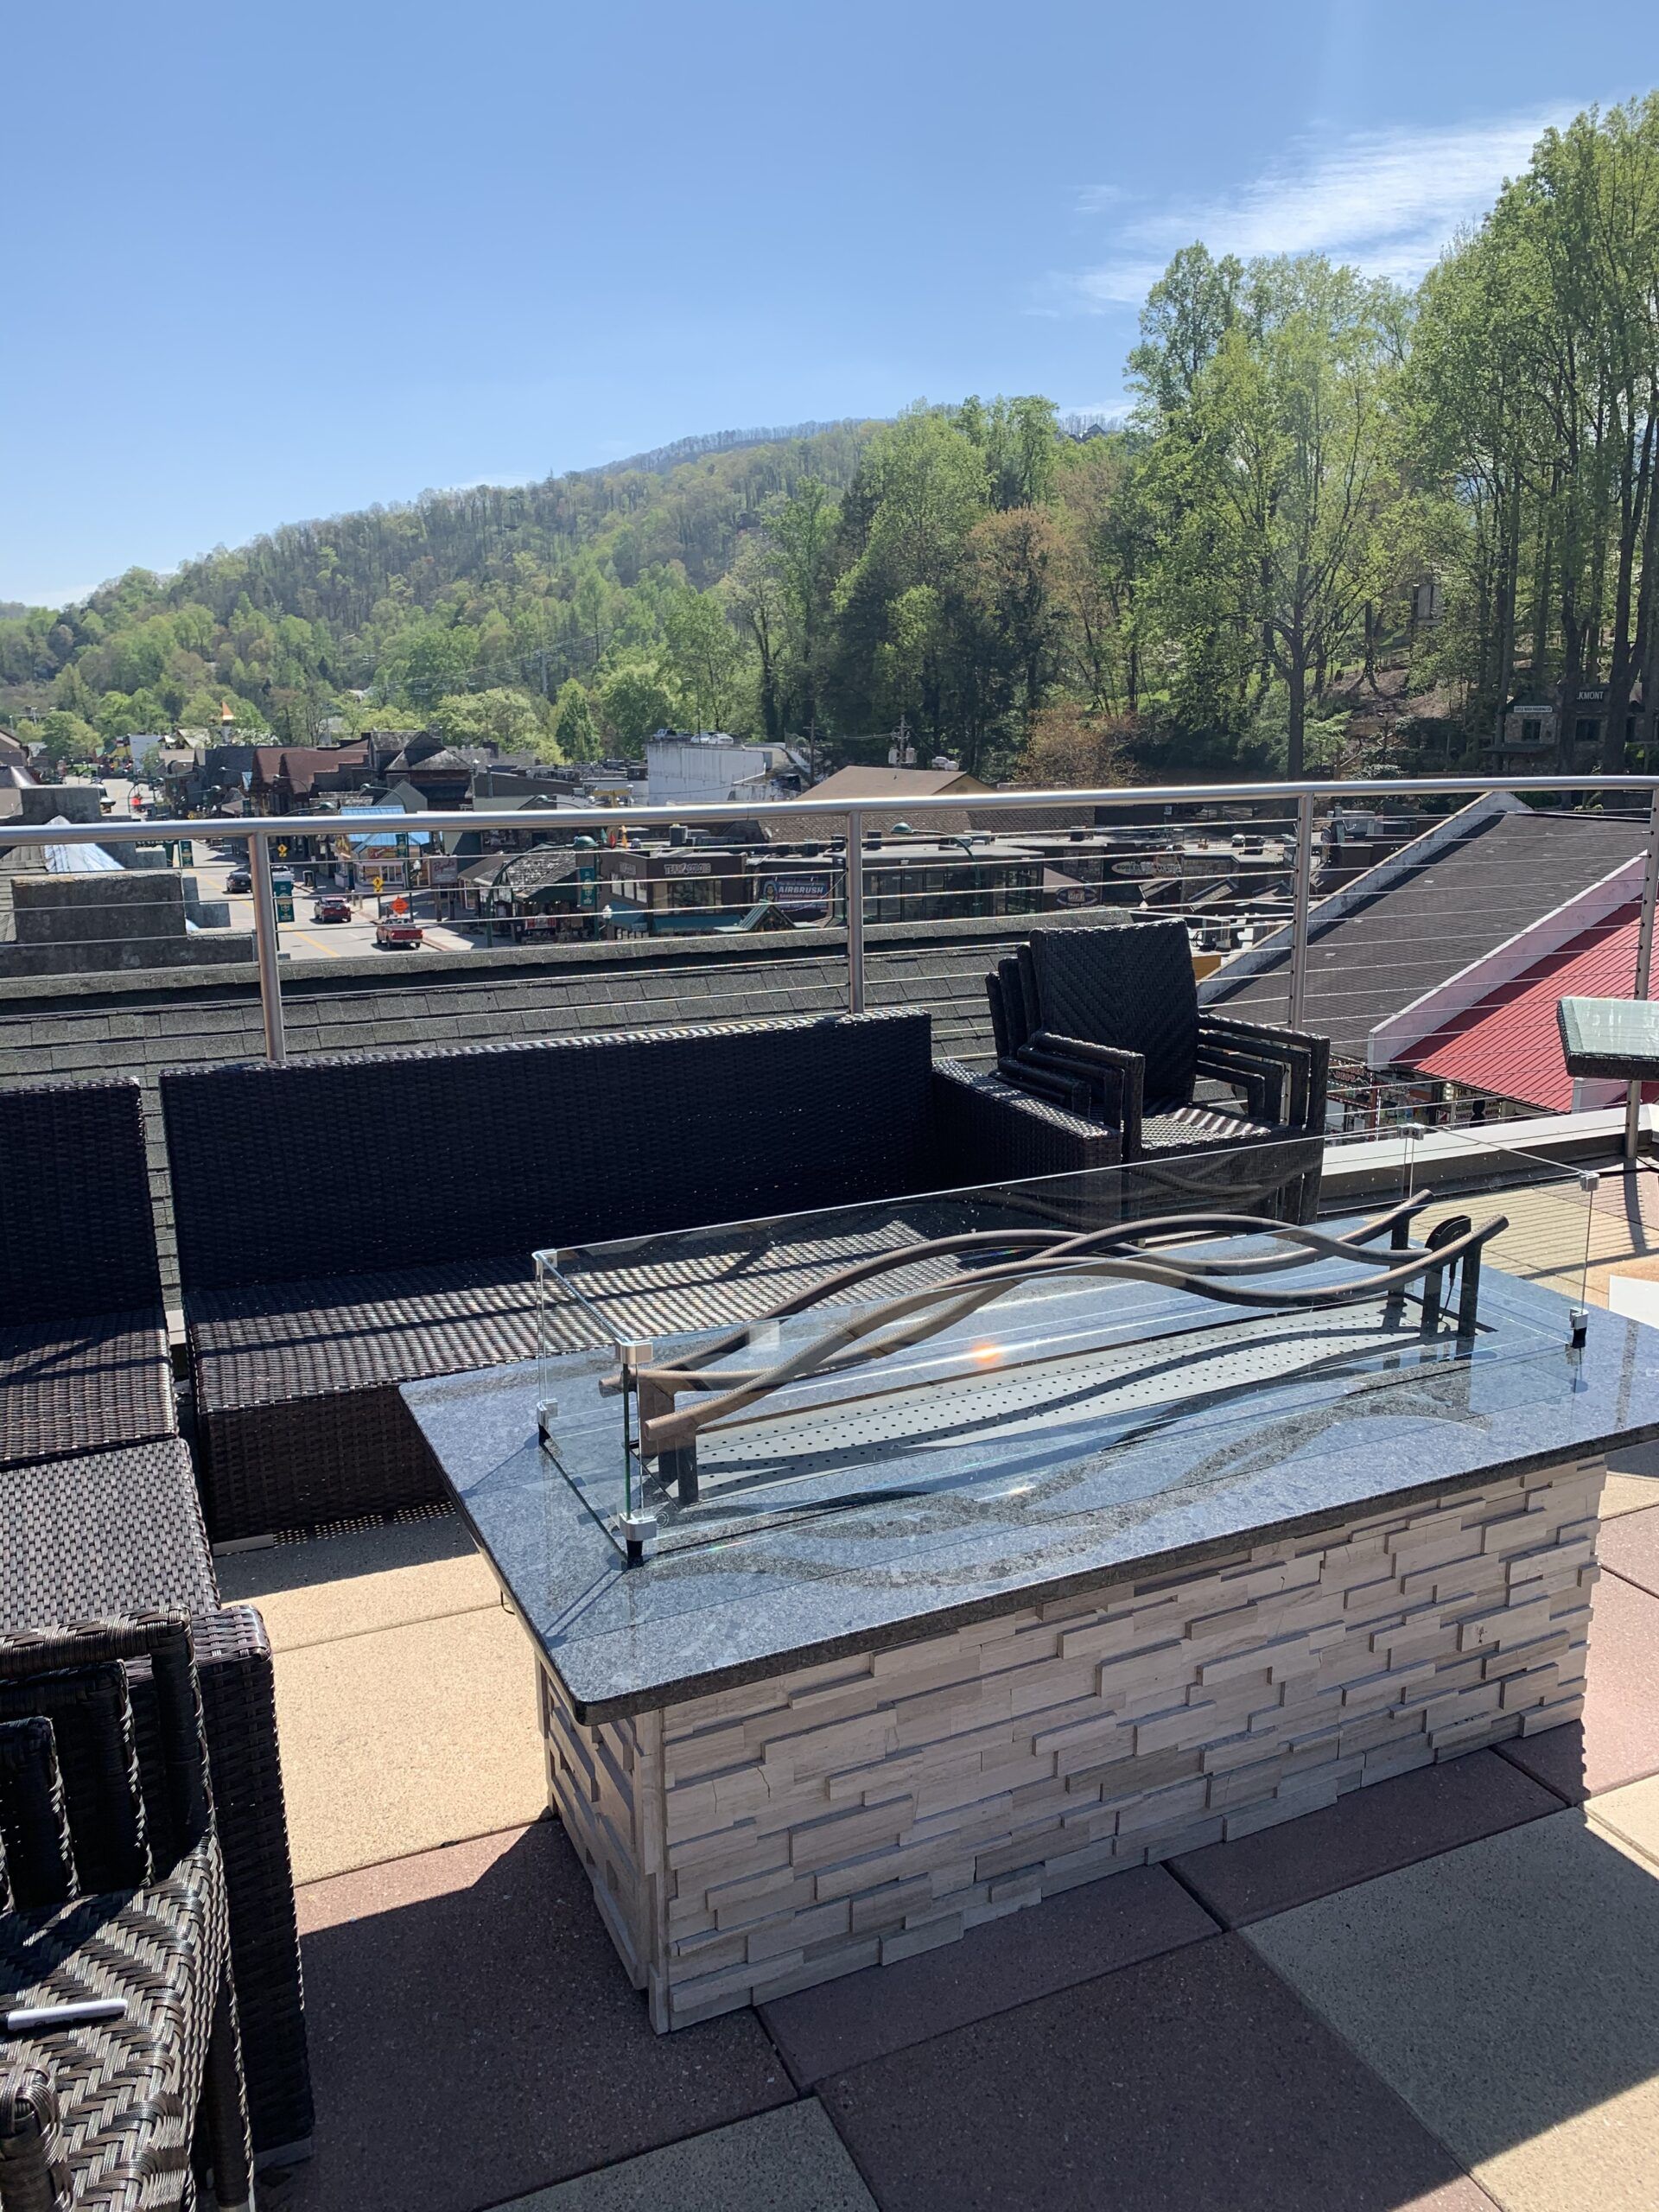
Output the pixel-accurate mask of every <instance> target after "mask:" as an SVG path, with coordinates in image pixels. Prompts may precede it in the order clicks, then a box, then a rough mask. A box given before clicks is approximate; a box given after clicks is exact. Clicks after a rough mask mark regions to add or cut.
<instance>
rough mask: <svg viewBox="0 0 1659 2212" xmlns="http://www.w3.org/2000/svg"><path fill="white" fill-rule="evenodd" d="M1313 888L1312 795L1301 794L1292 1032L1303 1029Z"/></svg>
mask: <svg viewBox="0 0 1659 2212" xmlns="http://www.w3.org/2000/svg"><path fill="white" fill-rule="evenodd" d="M1312 890H1313V792H1312V791H1304V792H1303V793H1302V794H1301V796H1300V798H1299V799H1298V800H1297V802H1296V873H1295V875H1294V879H1293V880H1292V884H1291V891H1292V895H1293V897H1294V901H1295V904H1294V908H1293V910H1292V913H1291V918H1290V1007H1289V1010H1288V1012H1287V1014H1286V1016H1285V1019H1286V1020H1287V1021H1288V1023H1289V1024H1290V1027H1292V1028H1293V1029H1300V1027H1301V1026H1302V1001H1303V1000H1304V999H1305V998H1306V994H1307V902H1308V897H1309V894H1310V893H1311V892H1312Z"/></svg>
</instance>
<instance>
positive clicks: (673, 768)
mask: <svg viewBox="0 0 1659 2212" xmlns="http://www.w3.org/2000/svg"><path fill="white" fill-rule="evenodd" d="M645 766H646V770H647V774H648V796H647V804H650V805H652V806H718V805H720V804H721V803H722V802H723V801H724V800H726V799H730V798H737V799H757V800H760V799H769V798H793V797H794V796H795V794H796V793H797V792H798V791H799V790H800V789H801V788H802V786H803V785H804V783H805V781H806V777H805V774H804V769H803V767H802V766H801V764H799V763H798V762H797V761H796V760H795V759H794V758H793V756H792V755H791V753H790V750H789V747H787V746H784V745H751V744H748V743H747V742H746V741H744V740H743V739H741V738H737V737H728V736H727V735H726V734H724V732H722V731H720V730H700V731H698V732H697V733H696V734H695V735H693V734H690V733H689V732H686V731H682V730H664V731H662V732H661V733H660V734H658V736H656V737H652V738H647V739H646V741H645Z"/></svg>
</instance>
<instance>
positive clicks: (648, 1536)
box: [616, 1513, 657, 1567]
mask: <svg viewBox="0 0 1659 2212" xmlns="http://www.w3.org/2000/svg"><path fill="white" fill-rule="evenodd" d="M616 1525H617V1528H618V1529H619V1530H620V1533H621V1537H622V1541H623V1542H624V1543H625V1544H626V1546H627V1548H628V1565H629V1566H630V1567H639V1566H640V1565H641V1564H643V1562H644V1561H645V1560H648V1559H649V1558H650V1557H651V1555H652V1553H653V1552H654V1551H655V1550H656V1548H657V1516H656V1515H655V1514H654V1513H624V1514H620V1515H619V1516H618V1518H617V1523H616Z"/></svg>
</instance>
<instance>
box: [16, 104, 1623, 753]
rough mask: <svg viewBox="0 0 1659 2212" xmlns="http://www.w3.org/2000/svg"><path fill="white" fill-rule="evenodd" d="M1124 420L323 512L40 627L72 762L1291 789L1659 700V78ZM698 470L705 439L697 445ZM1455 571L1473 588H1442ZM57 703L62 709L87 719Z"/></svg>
mask: <svg viewBox="0 0 1659 2212" xmlns="http://www.w3.org/2000/svg"><path fill="white" fill-rule="evenodd" d="M1128 375H1129V381H1130V385H1131V389H1132V391H1133V394H1134V404H1133V406H1132V408H1131V410H1129V412H1128V414H1127V416H1125V418H1124V419H1123V420H1122V422H1121V423H1120V424H1119V425H1118V427H1116V429H1112V430H1111V431H1109V433H1108V434H1106V435H1090V436H1087V437H1084V438H1077V437H1074V436H1071V435H1067V434H1066V433H1065V431H1063V430H1062V429H1060V427H1059V425H1058V422H1057V417H1056V412H1055V409H1054V407H1053V406H1052V404H1050V403H1049V402H1048V401H1047V400H1046V399H1043V398H1040V397H1032V396H1026V397H1012V398H997V399H994V400H990V401H981V400H979V399H969V400H966V401H964V402H963V403H962V404H959V405H951V406H937V405H928V404H924V403H918V404H917V405H916V406H914V407H912V408H911V409H909V410H906V412H905V413H904V414H902V415H901V416H899V417H898V418H897V419H896V420H894V421H892V422H888V423H844V424H839V425H832V426H829V427H827V428H824V429H812V428H811V426H807V429H808V430H809V431H810V435H791V436H784V437H778V438H772V439H766V440H764V441H763V442H760V443H758V444H755V443H744V444H734V443H731V442H728V441H727V440H723V439H717V440H710V441H688V442H686V445H685V446H684V448H680V449H671V452H670V453H668V454H664V455H663V456H658V457H651V456H646V457H644V458H643V459H642V461H640V462H639V463H633V464H623V465H620V466H619V467H616V468H614V469H612V470H595V471H589V472H585V473H582V474H575V475H567V476H563V477H559V478H554V479H550V480H547V481H546V482H544V483H542V484H538V485H532V486H522V487H515V488H511V489H493V488H488V487H480V488H478V489H475V490H469V491H466V492H461V493H442V494H439V493H434V494H429V495H427V496H426V497H425V498H423V499H420V500H418V501H416V502H415V503H414V504H413V505H409V506H406V507H392V508H375V509H371V510H369V511H368V512H365V513H360V514H353V515H345V516H340V517H336V518H334V519H333V520H331V521H328V522H326V523H312V524H297V525H294V526H291V527H289V528H285V529H283V530H280V531H276V532H274V533H273V534H272V535H271V536H270V537H264V538H261V539H258V540H257V541H255V542H254V543H252V544H251V545H249V546H246V547H244V548H242V549H240V550H236V551H225V550H220V551H218V552H216V553H214V554H213V555H212V556H208V557H207V558H206V559H205V560H202V561H200V562H195V563H190V564H188V565H187V566H186V567H185V568H183V569H181V570H180V571H179V572H178V574H177V575H172V576H168V577H158V576H156V575H149V574H148V573H146V572H144V571H141V570H133V571H130V573H129V574H128V575H124V576H123V577H121V578H120V579H118V581H117V582H114V583H111V584H110V585H108V586H106V587H105V588H103V589H102V590H100V591H99V592H96V593H94V594H92V596H91V598H90V599H89V600H87V601H86V602H85V603H84V604H82V605H80V606H77V607H67V608H63V609H59V610H45V609H26V610H21V611H20V610H15V609H14V610H10V611H8V613H7V614H6V615H5V617H4V618H3V619H0V704H3V706H4V707H5V709H6V710H7V711H8V712H10V714H11V715H13V716H14V717H16V715H25V716H29V717H33V718H35V720H36V721H38V722H39V723H40V726H41V728H47V727H48V723H49V725H50V729H49V734H51V736H52V738H53V741H54V745H56V746H58V747H60V748H61V749H65V750H70V751H73V749H74V748H75V747H77V746H79V747H83V748H86V747H95V746H96V744H97V743H98V741H99V740H100V739H102V740H105V741H107V740H110V739H112V738H117V737H120V736H123V735H126V734H133V733H136V732H140V731H144V730H151V729H154V730H162V729H165V728H169V727H173V726H175V725H177V726H184V727H207V728H214V727H215V726H217V724H218V723H219V720H220V716H221V714H222V711H223V709H224V707H225V706H226V705H229V707H230V708H231V709H232V714H233V715H234V716H235V720H236V722H237V725H238V728H239V729H240V730H243V731H248V730H254V731H258V730H264V729H269V730H270V731H272V732H274V733H276V734H278V735H281V736H283V737H284V738H286V739H289V740H290V741H299V740H305V739H308V738H310V737H311V736H312V735H313V734H315V731H316V730H317V729H318V728H321V727H323V726H325V725H331V724H333V723H334V722H339V723H342V724H343V725H344V726H345V727H346V728H353V727H360V726H363V725H364V724H365V723H376V724H379V725H382V726H384V725H385V724H386V723H388V722H389V721H390V722H392V723H397V722H398V721H402V722H404V723H407V724H410V725H411V726H412V725H414V724H416V723H423V724H426V725H428V726H430V727H435V728H440V729H442V730H443V731H444V732H445V733H446V734H448V735H450V736H451V737H452V738H453V739H454V741H457V742H461V741H469V740H479V739H483V738H486V737H487V738H493V739H496V740H497V741H501V742H505V743H506V744H508V745H511V746H514V747H521V748H524V749H527V750H531V751H534V752H538V753H542V754H543V755H545V756H547V757H556V756H558V755H560V754H563V755H564V756H566V757H571V758H584V757H586V758H591V757H594V756H595V755H597V754H599V753H612V752H622V753H630V752H633V751H637V750H638V748H639V746H640V745H641V744H642V742H643V741H644V739H645V737H646V736H647V735H648V734H649V733H650V732H651V731H652V730H653V729H655V728H658V727H661V726H663V725H664V724H667V725H670V726H675V727H682V728H684V727H692V728H711V729H712V728H721V729H727V730H729V731H732V732H734V733H735V734H756V735H766V736H769V737H772V738H782V737H785V736H787V737H792V738H802V737H810V738H811V739H814V740H815V741H818V742H819V743H820V744H823V745H824V746H827V747H829V748H830V749H831V752H832V753H833V748H834V747H835V746H836V744H838V743H839V744H842V745H846V744H848V743H849V741H852V740H854V739H856V738H858V737H861V736H869V735H872V734H875V733H883V732H887V731H888V730H891V729H892V728H894V727H895V726H896V725H897V724H898V723H899V721H901V720H902V721H904V722H905V724H906V726H907V727H908V728H910V729H911V730H912V732H914V733H915V734H916V737H917V739H918V744H919V747H920V748H921V750H922V751H923V753H924V755H925V754H927V753H932V752H935V751H943V752H947V753H950V755H951V756H952V757H954V758H957V759H959V760H961V761H962V762H963V765H964V766H967V767H969V768H970V769H973V770H976V771H977V772H980V773H982V774H986V775H998V776H1000V775H1006V774H1014V775H1018V776H1023V777H1024V778H1025V779H1027V780H1029V781H1033V782H1041V781H1045V780H1051V779H1052V780H1056V781H1073V782H1076V781H1092V780H1096V779H1100V780H1107V779H1114V778H1117V777H1121V776H1129V775H1134V774H1136V773H1140V772H1157V773H1161V774H1176V775H1179V774H1181V773H1189V774H1196V773H1199V772H1235V773H1236V772H1245V773H1250V772H1268V771H1271V770H1274V769H1281V770H1286V771H1287V772H1290V773H1292V774H1295V773H1299V772H1301V770H1302V769H1303V768H1304V767H1306V766H1310V765H1313V764H1315V763H1317V762H1319V761H1321V760H1331V759H1338V758H1342V757H1343V756H1344V748H1347V749H1348V750H1349V752H1350V753H1351V747H1352V745H1353V743H1354V742H1355V739H1354V735H1353V733H1354V732H1355V731H1356V730H1357V729H1358V728H1363V727H1364V726H1365V725H1366V722H1367V720H1368V718H1369V721H1370V723H1372V724H1375V722H1376V720H1377V717H1378V714H1379V712H1380V711H1381V709H1382V706H1383V702H1387V704H1388V719H1389V720H1391V721H1394V722H1395V724H1397V725H1400V726H1402V727H1403V728H1404V729H1405V731H1406V734H1407V738H1408V741H1409V737H1410V733H1411V729H1412V727H1413V724H1412V717H1413V715H1416V716H1417V717H1418V725H1417V726H1418V728H1419V729H1420V731H1421V730H1422V729H1426V728H1428V727H1429V726H1430V721H1429V718H1430V717H1431V716H1432V727H1433V729H1434V730H1435V731H1436V732H1437V733H1438V738H1439V741H1440V745H1441V747H1442V748H1443V753H1442V755H1441V756H1439V757H1446V758H1448V759H1461V760H1474V759H1476V758H1478V746H1479V744H1480V743H1481V741H1483V740H1485V739H1488V738H1490V737H1491V736H1492V735H1493V734H1495V733H1496V731H1497V726H1498V723H1499V721H1500V718H1501V716H1502V714H1503V710H1504V708H1505V706H1506V704H1507V703H1508V702H1511V701H1512V700H1514V699H1515V698H1516V697H1517V696H1520V697H1529V698H1534V699H1536V700H1539V701H1541V702H1549V701H1554V702H1559V703H1560V707H1561V709H1562V712H1561V716H1560V727H1561V728H1562V733H1563V737H1562V742H1563V747H1566V746H1567V744H1568V742H1569V741H1570V739H1571V734H1572V728H1573V712H1572V707H1573V698H1574V695H1575V694H1576V692H1577V690H1578V689H1579V687H1580V686H1581V685H1584V684H1587V683H1596V684H1601V685H1605V687H1606V690H1607V694H1608V701H1609V707H1608V712H1607V715H1606V718H1605V723H1604V729H1605V756H1604V757H1605V765H1606V766H1610V767H1611V766H1618V764H1619V762H1620V760H1622V758H1623V755H1624V724H1625V717H1626V714H1627V712H1628V711H1630V709H1631V707H1632V704H1633V702H1634V701H1635V700H1636V699H1637V696H1638V693H1639V694H1640V696H1642V697H1643V699H1644V701H1645V715H1644V721H1645V724H1646V728H1644V731H1643V734H1644V735H1650V734H1651V726H1652V721H1653V717H1654V714H1655V711H1656V707H1659V495H1656V483H1655V477H1656V467H1659V404H1656V393H1659V95H1655V94H1650V95H1649V96H1648V97H1647V98H1645V99H1641V100H1637V101H1633V102H1631V103H1630V105H1626V106H1623V107H1617V108H1614V109H1612V110H1610V111H1607V112H1605V113H1599V112H1597V111H1590V112H1588V113H1586V114H1585V115H1583V116H1580V118H1578V119H1577V120H1576V121H1575V122H1573V124H1571V125H1570V126H1568V127H1567V128H1566V129H1564V130H1551V131H1549V132H1547V133H1546V134H1545V136H1544V137H1543V138H1542V139H1541V141H1540V143H1539V144H1538V146H1537V148H1536V149H1535V153H1534V156H1533V158H1532V161H1531V162H1530V164H1529V168H1528V169H1527V170H1526V172H1525V173H1524V174H1523V175H1521V176H1519V177H1517V178H1516V179H1514V180H1513V181H1510V182H1509V183H1508V184H1506V185H1505V186H1504V188H1503V191H1502V192H1501V194H1499V195H1498V198H1497V202H1496V204H1495V205H1494V207H1492V209H1491V212H1490V213H1489V214H1488V215H1487V216H1486V217H1485V219H1484V220H1483V221H1482V222H1481V223H1480V224H1479V225H1478V226H1473V227H1471V229H1470V230H1469V231H1467V232H1465V233H1464V234H1461V235H1459V237H1458V238H1456V239H1454V240H1453V241H1452V244H1451V245H1450V246H1449V247H1448V249H1447V250H1446V252H1445V254H1444V255H1443V256H1442V257H1441V259H1440V262H1439V264H1437V265H1436V267H1435V268H1434V269H1433V270H1432V271H1431V272H1430V274H1429V276H1428V277H1427V279H1426V280H1425V281H1424V283H1422V284H1421V286H1419V287H1417V288H1416V289H1413V290H1408V289H1402V288H1401V287H1399V286H1396V285H1394V284H1390V283H1385V282H1383V281H1380V280H1376V279H1371V278H1368V277H1364V276H1363V275H1362V274H1360V273H1359V272H1357V271H1356V270H1352V269H1350V268H1347V267H1344V266H1340V265H1338V264H1333V263H1332V262H1331V261H1329V260H1327V259H1325V258H1324V257H1320V256H1317V255H1303V256H1295V257H1289V256H1268V257H1261V258H1258V259H1255V260H1253V261H1249V262H1241V261H1239V260H1237V259H1236V258H1234V257H1230V256H1219V257H1218V256H1213V255H1211V253H1210V252H1209V251H1207V250H1206V248H1205V246H1204V245H1202V244H1194V245H1191V246H1189V247H1185V248H1184V249H1183V250H1182V251H1180V252H1179V253H1178V254H1177V255H1176V256H1175V257H1174V258H1173V261H1172V262H1171V264H1170V265H1169V267H1168V269H1167V270H1166V271H1165V273H1164V275H1163V277H1161V278H1160V281H1159V282H1158V283H1156V284H1155V285H1154V287H1153V288H1152V290H1151V292H1150V294H1149V295H1148V297H1147V302H1146V303H1145V307H1144V308H1143V311H1142V314H1141V338H1140V342H1139V344H1138V345H1137V346H1135V349H1134V352H1133V353H1132V354H1131V356H1130V359H1129V363H1128ZM681 451H683V453H684V454H685V457H684V458H683V459H682V458H677V454H678V453H679V452H681ZM1431 583H1432V586H1433V589H1432V592H1431V591H1430V590H1428V589H1426V587H1428V586H1430V585H1431ZM41 718H45V719H44V720H42V719H41Z"/></svg>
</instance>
